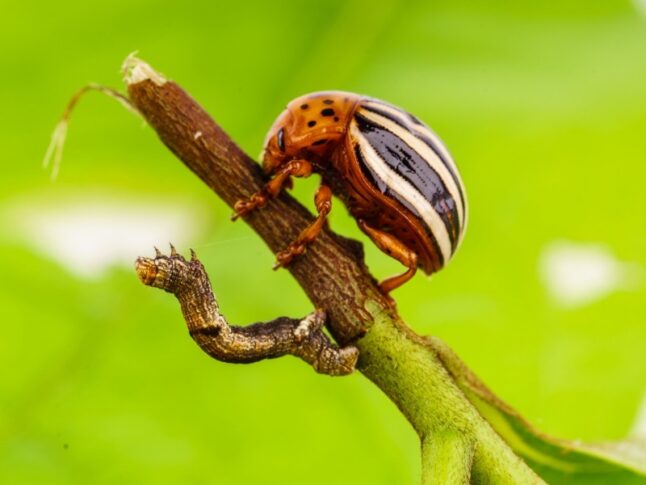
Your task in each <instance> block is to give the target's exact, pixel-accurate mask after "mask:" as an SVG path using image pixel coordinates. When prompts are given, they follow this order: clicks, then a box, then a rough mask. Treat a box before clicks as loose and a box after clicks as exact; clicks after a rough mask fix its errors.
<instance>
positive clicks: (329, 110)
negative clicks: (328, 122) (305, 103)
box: [321, 108, 334, 116]
mask: <svg viewBox="0 0 646 485" xmlns="http://www.w3.org/2000/svg"><path fill="white" fill-rule="evenodd" d="M321 115H322V116H334V110H333V109H332V108H325V109H324V110H322V111H321Z"/></svg>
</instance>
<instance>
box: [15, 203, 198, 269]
mask: <svg viewBox="0 0 646 485" xmlns="http://www.w3.org/2000/svg"><path fill="white" fill-rule="evenodd" d="M7 216H8V217H7V218H6V219H7V221H6V222H9V223H10V224H11V233H12V234H13V235H14V236H15V237H18V238H19V239H20V240H21V241H22V242H24V243H25V244H27V245H29V246H32V247H33V248H34V249H35V250H36V251H38V252H39V253H41V254H43V255H45V256H46V257H49V258H51V259H54V260H55V261H57V262H58V263H60V264H61V265H63V266H65V267H66V268H67V269H68V270H69V271H70V272H71V273H74V274H75V275H77V276H80V277H84V278H98V277H101V276H102V275H103V273H105V271H106V270H108V269H109V268H110V267H113V266H119V265H121V266H127V267H128V268H131V267H132V265H133V262H134V260H135V258H136V257H137V256H141V255H151V254H154V250H153V246H155V245H156V246H158V247H159V248H160V249H161V250H162V252H164V253H168V251H169V249H168V243H169V242H173V244H175V245H176V246H178V248H184V246H185V245H186V244H188V243H189V242H190V241H193V240H194V238H195V235H196V230H197V228H198V227H199V226H198V219H199V216H200V214H199V212H198V213H197V214H196V211H195V209H194V208H193V207H189V206H188V205H187V204H181V203H176V202H173V203H169V202H168V201H165V202H159V201H154V200H153V201H146V202H142V201H141V200H137V201H132V200H124V198H123V197H116V196H112V197H100V198H97V197H94V196H84V197H78V198H76V199H72V200H67V201H66V202H64V203H58V204H56V203H54V204H49V205H48V204H46V203H41V204H37V203H34V202H29V203H26V204H25V203H22V204H17V205H15V206H13V207H11V208H10V209H9V210H8V211H7Z"/></svg>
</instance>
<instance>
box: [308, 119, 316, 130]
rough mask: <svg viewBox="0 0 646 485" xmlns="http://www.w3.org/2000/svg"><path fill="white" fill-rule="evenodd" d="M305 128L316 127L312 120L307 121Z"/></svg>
mask: <svg viewBox="0 0 646 485" xmlns="http://www.w3.org/2000/svg"><path fill="white" fill-rule="evenodd" d="M307 126H309V127H310V128H312V127H313V126H316V121H314V120H312V121H308V122H307Z"/></svg>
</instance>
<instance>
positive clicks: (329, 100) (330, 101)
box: [323, 99, 334, 104]
mask: <svg viewBox="0 0 646 485" xmlns="http://www.w3.org/2000/svg"><path fill="white" fill-rule="evenodd" d="M332 103H334V101H333V100H331V99H324V100H323V104H332Z"/></svg>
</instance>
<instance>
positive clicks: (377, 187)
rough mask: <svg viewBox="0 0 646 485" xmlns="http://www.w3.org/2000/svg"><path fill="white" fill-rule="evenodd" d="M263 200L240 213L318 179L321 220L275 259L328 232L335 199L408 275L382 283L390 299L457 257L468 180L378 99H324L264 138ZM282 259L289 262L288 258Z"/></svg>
mask: <svg viewBox="0 0 646 485" xmlns="http://www.w3.org/2000/svg"><path fill="white" fill-rule="evenodd" d="M264 146H265V148H264V151H263V169H264V170H265V172H266V173H267V174H269V175H272V176H273V177H274V178H273V179H272V181H271V182H269V184H268V185H267V188H266V190H265V193H264V194H257V195H256V196H254V197H256V198H255V199H254V198H253V197H252V199H250V201H247V202H241V203H240V204H239V205H236V210H237V214H238V215H241V214H244V213H246V212H248V211H249V210H252V209H254V208H255V207H258V206H262V205H263V204H264V203H265V201H266V199H267V198H268V197H271V196H275V195H277V193H278V192H279V191H280V189H281V188H282V187H283V186H284V185H285V184H286V183H288V181H289V180H290V178H291V177H292V176H297V177H298V176H300V177H306V176H309V175H310V174H311V173H312V172H316V173H319V174H320V175H321V177H322V185H321V188H320V189H319V191H318V192H317V196H316V203H317V210H318V211H319V218H318V219H317V221H315V223H314V224H313V225H312V227H309V228H308V229H306V230H305V231H303V234H301V237H300V238H299V240H298V241H296V242H295V243H293V244H292V245H290V247H289V248H288V249H287V250H286V251H284V252H283V253H281V254H279V255H278V261H279V265H283V266H284V265H286V264H289V262H290V261H291V260H292V259H293V257H295V256H297V255H298V254H302V253H303V252H304V251H305V247H306V246H307V244H309V243H311V242H312V241H313V240H314V239H315V237H316V235H317V234H318V232H319V231H320V230H321V228H322V224H323V223H324V221H325V218H326V216H327V214H328V213H329V211H330V207H331V200H330V199H331V193H334V195H336V196H337V197H339V199H341V201H343V203H344V204H345V205H346V207H347V208H348V210H349V212H350V213H351V214H352V216H353V217H354V218H355V219H357V221H358V223H359V226H360V228H361V229H362V230H363V231H364V232H365V233H366V234H367V235H368V236H369V237H370V238H371V239H372V240H373V242H375V244H377V246H378V247H379V248H380V249H381V250H382V251H384V252H385V253H387V254H388V255H390V256H392V257H394V258H395V259H397V260H398V261H400V262H401V263H402V264H404V265H405V266H407V267H408V271H406V273H404V274H402V275H399V276H395V277H393V278H390V279H388V280H386V281H385V282H383V283H382V290H383V291H384V292H385V293H388V292H390V291H392V290H393V289H394V288H396V287H398V286H400V285H401V284H403V283H404V282H406V281H407V280H408V279H410V278H411V277H412V276H413V274H414V273H415V270H416V269H417V267H420V268H421V269H422V270H423V271H424V272H426V273H427V274H430V273H433V272H435V271H438V270H439V269H440V268H442V267H443V266H444V265H445V264H446V262H448V259H449V258H450V257H451V256H452V255H453V253H454V252H455V250H456V249H457V247H458V245H459V243H460V240H461V237H462V234H463V232H464V227H465V224H466V201H465V195H464V188H463V185H462V181H461V179H460V177H459V174H458V172H457V168H456V167H455V164H454V162H453V160H452V159H451V157H450V155H449V154H448V151H447V150H446V148H445V147H444V145H443V144H442V142H441V141H440V140H439V138H438V137H437V135H435V133H433V132H432V131H431V130H430V129H429V128H428V127H427V126H426V125H424V124H423V123H421V122H420V121H419V120H418V119H417V118H415V117H413V116H412V115H410V114H408V113H407V112H405V111H403V110H401V109H400V108H397V107H395V106H392V105H390V104H387V103H384V102H382V101H379V100H375V99H373V98H368V97H363V96H360V95H357V94H352V93H346V92H338V91H332V92H320V93H312V94H308V95H305V96H302V97H299V98H297V99H295V100H293V101H291V102H290V103H289V104H288V106H287V108H286V110H285V111H283V112H282V113H281V114H280V115H279V116H278V118H277V119H276V121H275V122H274V124H273V126H272V127H271V129H270V130H269V133H268V134H267V138H266V139H265V145H264ZM281 258H282V259H281Z"/></svg>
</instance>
